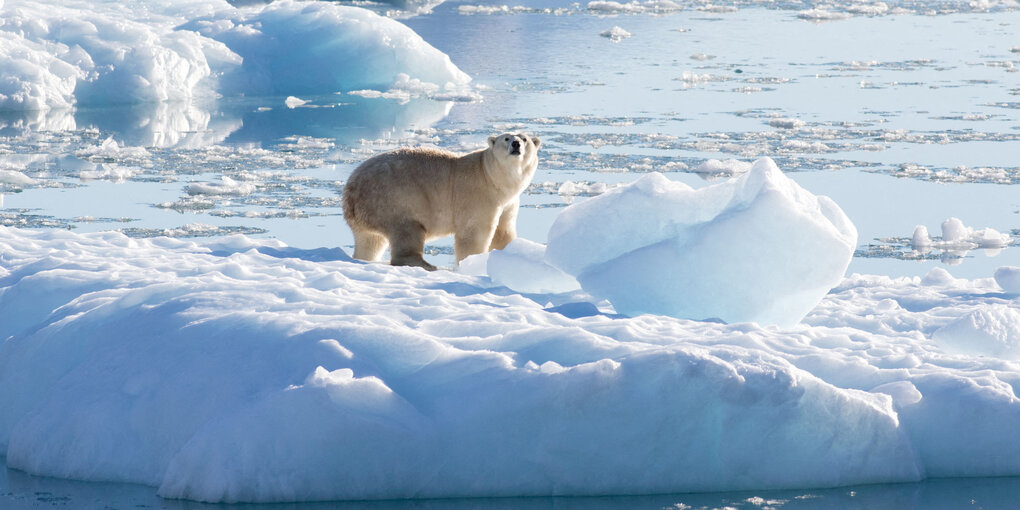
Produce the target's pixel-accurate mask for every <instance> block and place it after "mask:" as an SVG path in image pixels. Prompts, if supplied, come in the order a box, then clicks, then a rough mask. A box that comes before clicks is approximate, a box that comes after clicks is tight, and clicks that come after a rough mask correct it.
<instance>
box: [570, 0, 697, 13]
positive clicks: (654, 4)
mask: <svg viewBox="0 0 1020 510" xmlns="http://www.w3.org/2000/svg"><path fill="white" fill-rule="evenodd" d="M682 9H683V6H682V5H680V4H677V3H675V2H671V1H669V0H648V1H646V2H639V1H637V0H634V1H632V2H628V3H620V2H614V1H594V2H588V10H590V11H596V12H599V13H605V14H617V13H627V14H637V13H647V12H651V13H660V14H661V13H667V12H674V11H679V10H682Z"/></svg>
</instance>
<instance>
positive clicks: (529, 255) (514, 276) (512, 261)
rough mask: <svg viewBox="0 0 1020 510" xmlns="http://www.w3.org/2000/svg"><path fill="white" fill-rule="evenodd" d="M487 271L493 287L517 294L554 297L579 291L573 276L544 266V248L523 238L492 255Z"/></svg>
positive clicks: (490, 255)
mask: <svg viewBox="0 0 1020 510" xmlns="http://www.w3.org/2000/svg"><path fill="white" fill-rule="evenodd" d="M486 271H487V272H488V274H489V277H490V278H492V281H493V282H494V283H497V284H499V285H506V286H507V287H510V288H511V289H514V290H516V291H518V292H530V293H554V292H569V291H572V290H576V289H579V288H580V285H579V284H578V283H577V280H575V279H574V278H573V277H572V276H570V275H568V274H566V273H564V272H563V271H560V270H559V269H556V268H555V267H553V266H550V265H549V264H547V263H546V262H545V246H543V245H541V244H539V243H536V242H534V241H529V240H527V239H524V238H522V237H518V238H517V239H514V240H513V241H511V242H510V244H508V245H507V246H506V248H503V249H502V250H495V251H492V252H489V256H488V261H487V264H486Z"/></svg>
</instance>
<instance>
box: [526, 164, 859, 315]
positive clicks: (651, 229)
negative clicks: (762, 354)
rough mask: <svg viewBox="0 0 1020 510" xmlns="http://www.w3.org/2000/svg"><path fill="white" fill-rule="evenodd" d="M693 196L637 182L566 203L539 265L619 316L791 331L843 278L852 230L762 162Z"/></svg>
mask: <svg viewBox="0 0 1020 510" xmlns="http://www.w3.org/2000/svg"><path fill="white" fill-rule="evenodd" d="M744 171H745V172H746V173H744V174H743V175H741V176H739V177H737V178H735V179H731V180H728V181H725V182H721V183H719V184H715V185H712V186H708V187H706V188H702V189H698V190H695V189H693V188H691V187H690V186H687V185H686V184H684V183H680V182H673V181H670V180H668V179H667V178H665V177H664V176H663V175H662V174H658V173H652V174H648V175H646V176H644V177H642V178H640V179H638V180H637V181H636V182H634V183H633V184H631V185H629V186H623V187H619V188H615V189H613V190H611V191H609V192H607V193H604V194H602V195H599V196H598V197H594V198H592V199H589V200H587V201H585V202H582V203H580V204H575V205H571V206H570V207H568V208H567V209H565V210H564V211H563V213H562V214H560V215H559V216H558V217H557V218H556V220H555V222H554V223H553V225H552V227H551V228H550V229H549V244H548V249H547V252H546V258H547V259H548V260H549V262H550V263H551V264H552V265H553V266H555V267H558V268H559V269H561V270H563V271H564V272H566V273H568V274H570V275H572V276H574V277H575V278H577V280H578V281H579V282H580V283H581V286H582V288H583V289H584V290H585V291H587V292H589V293H591V294H592V295H594V296H597V297H599V298H605V299H608V300H609V301H610V302H612V304H613V306H614V308H616V310H617V311H618V312H621V313H625V314H628V315H637V314H641V313H658V314H665V315H672V316H675V317H683V318H689V319H709V318H715V319H722V320H724V321H726V322H741V321H754V322H758V323H762V324H780V325H792V324H795V323H797V322H798V321H800V319H801V318H803V317H804V315H805V314H807V313H808V312H809V311H810V310H811V309H812V308H814V306H815V305H816V304H817V303H818V301H819V300H821V299H822V296H824V295H825V293H826V292H828V291H829V289H831V288H832V287H833V286H835V285H836V284H838V283H839V282H840V280H841V279H842V278H843V274H844V273H845V272H846V269H847V267H848V266H849V264H850V259H851V258H852V256H853V252H854V247H855V246H856V243H857V229H856V228H854V226H853V224H852V223H851V222H850V219H849V218H847V216H846V214H844V213H843V211H842V210H841V209H840V208H839V206H838V205H836V203H835V202H833V201H832V200H831V199H829V198H828V197H825V196H815V195H812V194H811V193H810V192H808V191H806V190H804V189H803V188H801V187H800V186H798V185H797V183H795V182H794V181H793V180H791V179H789V178H788V177H786V176H785V175H783V173H782V171H780V170H779V168H778V167H776V165H775V163H774V162H773V161H772V160H771V159H769V158H762V159H760V160H758V161H756V162H755V163H754V165H753V167H752V168H750V169H749V170H744Z"/></svg>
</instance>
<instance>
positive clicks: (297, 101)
mask: <svg viewBox="0 0 1020 510" xmlns="http://www.w3.org/2000/svg"><path fill="white" fill-rule="evenodd" d="M307 102H308V101H306V100H304V99H301V98H298V97H294V96H287V99H286V100H284V101H283V104H285V105H287V108H290V109H291V110H293V109H294V108H297V107H298V106H301V105H303V104H305V103H307Z"/></svg>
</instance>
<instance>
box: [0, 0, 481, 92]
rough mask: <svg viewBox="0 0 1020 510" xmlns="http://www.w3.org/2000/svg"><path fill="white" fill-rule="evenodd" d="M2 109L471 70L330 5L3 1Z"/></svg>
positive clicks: (426, 77) (327, 87)
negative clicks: (462, 69) (240, 5)
mask: <svg viewBox="0 0 1020 510" xmlns="http://www.w3.org/2000/svg"><path fill="white" fill-rule="evenodd" d="M0 69H3V74H2V76H0V110H45V109H50V108H68V107H72V106H84V105H109V104H123V103H127V104H131V103H143V102H159V101H190V100H193V99H196V98H206V97H216V96H219V95H246V96H253V95H269V94H283V95H286V94H308V93H320V94H331V93H334V92H338V91H351V90H357V89H364V88H373V89H380V90H387V89H388V88H390V86H391V85H392V84H393V83H395V82H396V81H397V80H398V77H399V76H400V75H402V74H406V75H408V76H410V77H411V78H414V79H418V80H421V81H423V82H427V83H432V84H435V85H438V86H440V87H444V86H447V84H449V87H451V88H457V87H461V86H464V85H465V84H467V83H468V82H469V81H470V78H469V77H468V76H467V75H466V74H464V73H463V72H462V71H460V70H459V69H457V67H456V66H455V65H453V63H452V62H450V59H449V57H448V56H447V55H445V54H444V53H442V52H440V51H438V50H436V49H435V48H433V47H432V46H430V45H429V44H428V43H427V42H425V41H424V40H423V39H422V38H421V37H420V36H418V34H416V33H415V32H414V31H413V30H411V29H410V28H408V27H407V26H405V25H403V24H401V23H400V22H398V21H394V20H392V19H389V18H386V17H383V16H379V15H377V14H375V13H373V12H371V11H368V10H366V9H361V8H358V7H350V6H341V5H336V4H333V3H331V2H322V1H308V2H298V1H293V0H281V1H278V2H272V3H270V4H268V5H255V6H249V7H234V6H232V5H230V4H229V3H227V2H226V1H224V0H211V1H199V0H182V1H180V2H170V3H160V2H147V1H145V0H128V1H126V2H123V1H114V0H100V1H97V2H86V1H82V0H71V1H67V2H59V3H58V2H52V1H44V0H8V1H6V2H0Z"/></svg>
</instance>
